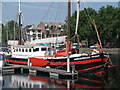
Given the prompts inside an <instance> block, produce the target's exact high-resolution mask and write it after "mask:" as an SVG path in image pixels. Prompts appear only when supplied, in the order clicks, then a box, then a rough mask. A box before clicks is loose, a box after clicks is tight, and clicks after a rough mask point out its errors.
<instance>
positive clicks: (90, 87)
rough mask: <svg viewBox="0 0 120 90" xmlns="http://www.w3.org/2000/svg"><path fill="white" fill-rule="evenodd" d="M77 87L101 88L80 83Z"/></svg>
mask: <svg viewBox="0 0 120 90" xmlns="http://www.w3.org/2000/svg"><path fill="white" fill-rule="evenodd" d="M75 87H79V88H89V89H90V88H91V89H94V88H101V87H94V86H87V85H80V84H76V85H75Z"/></svg>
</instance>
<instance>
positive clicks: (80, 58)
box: [74, 57, 90, 60]
mask: <svg viewBox="0 0 120 90" xmlns="http://www.w3.org/2000/svg"><path fill="white" fill-rule="evenodd" d="M82 59H90V57H81V58H75V59H74V60H82Z"/></svg>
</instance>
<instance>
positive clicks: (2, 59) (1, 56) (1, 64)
mask: <svg viewBox="0 0 120 90" xmlns="http://www.w3.org/2000/svg"><path fill="white" fill-rule="evenodd" d="M4 65H5V60H4V57H3V55H2V54H0V67H3V66H4Z"/></svg>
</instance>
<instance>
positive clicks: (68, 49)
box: [66, 0, 71, 72]
mask: <svg viewBox="0 0 120 90" xmlns="http://www.w3.org/2000/svg"><path fill="white" fill-rule="evenodd" d="M70 8H71V7H70V0H68V22H67V26H68V35H67V45H66V48H67V54H68V57H67V72H70V58H69V52H70Z"/></svg>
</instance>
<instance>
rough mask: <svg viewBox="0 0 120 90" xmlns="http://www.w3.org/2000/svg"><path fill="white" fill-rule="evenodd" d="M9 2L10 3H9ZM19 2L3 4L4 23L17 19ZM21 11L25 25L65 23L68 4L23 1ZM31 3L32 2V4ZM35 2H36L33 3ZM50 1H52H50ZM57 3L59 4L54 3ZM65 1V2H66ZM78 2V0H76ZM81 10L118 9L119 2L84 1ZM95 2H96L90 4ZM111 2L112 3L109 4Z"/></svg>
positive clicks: (105, 0)
mask: <svg viewBox="0 0 120 90" xmlns="http://www.w3.org/2000/svg"><path fill="white" fill-rule="evenodd" d="M8 1H9V2H8ZM17 1H18V0H4V2H2V23H4V24H5V23H6V22H7V21H10V20H15V21H16V19H17V13H18V3H17ZM21 1H22V2H21V10H22V19H23V25H24V26H25V25H29V24H35V25H38V24H39V23H40V22H41V21H42V22H64V21H65V18H66V16H67V3H66V2H61V3H60V1H62V0H51V1H52V2H47V1H48V0H44V1H46V2H43V0H24V2H23V0H21ZM30 1H31V2H30ZM33 1H34V2H33ZM49 1H50V0H49ZM54 1H57V2H54ZM64 1H65V0H64ZM74 1H76V0H74ZM82 1H84V2H82V3H81V9H84V8H87V7H91V8H94V9H95V10H99V9H100V8H101V7H102V6H107V5H112V6H114V7H118V1H119V0H82ZM89 1H95V2H89ZM96 1H102V2H96ZM108 1H110V2H108ZM113 1H114V2H113ZM75 10H76V3H75V2H74V3H72V9H71V11H72V12H74V11H75Z"/></svg>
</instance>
